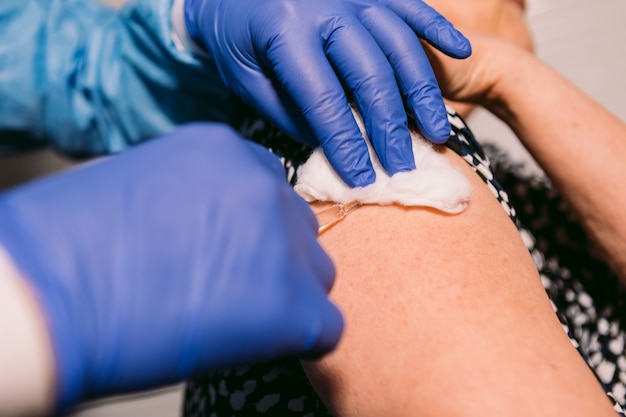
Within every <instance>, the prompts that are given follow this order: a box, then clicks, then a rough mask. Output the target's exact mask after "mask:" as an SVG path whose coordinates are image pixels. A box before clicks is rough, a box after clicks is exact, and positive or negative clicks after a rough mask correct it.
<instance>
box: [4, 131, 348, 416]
mask: <svg viewBox="0 0 626 417" xmlns="http://www.w3.org/2000/svg"><path fill="white" fill-rule="evenodd" d="M317 227H318V225H317V221H316V219H315V216H314V214H313V213H312V212H311V210H310V209H309V207H308V206H307V204H306V203H305V202H304V201H303V200H302V199H301V198H300V197H299V196H298V195H297V194H295V192H294V191H293V189H292V188H291V187H290V186H289V185H288V183H287V182H286V181H285V179H284V171H283V169H282V166H281V165H280V163H279V162H278V159H277V158H276V157H274V156H273V155H271V154H270V153H269V152H268V151H267V150H266V149H264V148H262V147H260V146H258V145H256V144H253V143H252V142H249V141H246V140H243V139H241V138H240V137H238V136H237V135H236V134H235V133H234V132H233V131H232V130H230V129H229V128H225V127H221V126H219V125H212V124H197V125H189V126H186V127H183V128H181V129H179V130H177V131H176V132H174V133H172V134H170V135H168V136H165V137H163V138H160V139H155V140H153V141H150V142H148V143H146V144H143V145H139V146H138V147H136V148H133V149H131V150H128V151H126V152H123V153H121V154H120V155H118V156H114V157H111V158H109V159H107V160H104V161H102V162H96V163H93V164H91V165H88V166H86V167H82V168H79V169H77V170H73V171H70V172H67V173H62V174H60V175H57V176H53V177H50V178H48V179H43V180H40V181H37V182H35V183H33V184H31V185H27V186H24V187H21V188H17V189H15V190H13V191H9V192H6V193H5V194H4V195H2V196H0V246H4V247H5V249H6V250H7V252H8V253H9V255H10V256H11V257H12V259H13V260H14V261H15V264H16V265H17V266H18V268H19V269H20V270H21V271H22V274H23V275H24V276H25V277H27V280H28V281H29V282H30V284H31V287H32V288H33V290H34V292H35V295H36V297H37V298H38V299H39V301H40V303H41V307H42V312H43V314H44V317H45V319H46V321H47V326H48V328H49V333H50V337H51V342H52V346H53V351H54V353H55V360H56V365H57V366H56V370H57V383H58V401H59V402H58V406H59V408H60V409H66V408H67V407H68V406H72V405H74V404H76V403H77V402H79V401H82V400H85V399H88V398H94V397H98V396H103V395H108V394H113V393H119V392H128V391H132V390H137V389H143V388H149V387H155V386H158V385H162V384H167V383H173V382H176V381H181V380H182V379H184V378H186V377H189V376H190V375H192V374H197V373H199V372H203V371H210V370H215V369H217V368H222V367H229V366H232V365H235V364H241V363H243V362H251V361H260V360H267V359H270V358H274V357H277V356H283V355H299V354H304V355H309V356H316V355H320V354H323V353H324V352H327V351H329V350H330V349H332V348H334V346H335V345H336V343H337V342H338V339H339V337H340V334H341V332H342V329H343V321H342V318H341V315H340V313H339V311H338V310H337V309H336V307H335V306H334V305H332V304H331V303H330V301H329V300H328V298H327V293H328V291H329V290H330V288H331V286H332V284H333V280H334V273H335V271H334V267H333V264H332V262H331V260H330V259H329V258H328V256H327V255H326V253H325V252H324V251H323V250H322V248H321V247H320V245H319V243H318V241H317Z"/></svg>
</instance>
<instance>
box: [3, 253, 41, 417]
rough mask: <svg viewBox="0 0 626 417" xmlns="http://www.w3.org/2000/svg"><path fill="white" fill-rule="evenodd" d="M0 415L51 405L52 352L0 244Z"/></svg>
mask: <svg viewBox="0 0 626 417" xmlns="http://www.w3.org/2000/svg"><path fill="white" fill-rule="evenodd" d="M0 334H1V337H0V339H1V340H2V343H0V369H1V370H2V371H1V372H0V415H2V416H6V417H12V416H29V417H32V416H36V415H44V414H45V413H46V412H47V411H49V409H50V408H51V407H52V375H53V367H52V354H51V352H50V347H49V342H48V338H47V334H46V330H45V327H44V325H43V322H42V318H41V316H40V313H39V310H38V307H37V305H36V301H35V300H34V297H33V296H32V294H31V293H30V291H29V289H28V288H27V287H26V284H25V283H24V282H23V280H22V279H21V278H20V277H19V274H18V272H17V270H16V269H15V268H14V267H13V265H12V264H11V262H10V261H9V259H8V257H7V256H6V255H5V254H4V252H3V250H2V248H1V247H0Z"/></svg>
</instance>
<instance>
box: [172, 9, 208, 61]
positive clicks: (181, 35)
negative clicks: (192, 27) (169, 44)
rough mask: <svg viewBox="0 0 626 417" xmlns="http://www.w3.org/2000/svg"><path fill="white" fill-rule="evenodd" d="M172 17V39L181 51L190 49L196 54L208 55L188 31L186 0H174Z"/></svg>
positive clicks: (189, 50)
mask: <svg viewBox="0 0 626 417" xmlns="http://www.w3.org/2000/svg"><path fill="white" fill-rule="evenodd" d="M171 19H172V41H173V42H174V44H175V45H176V48H177V49H178V50H179V51H183V52H185V51H188V52H191V53H192V54H194V55H199V56H205V57H206V56H208V54H207V53H206V52H205V51H203V50H202V49H200V48H199V47H198V45H196V43H195V42H194V41H193V39H191V36H189V32H187V25H186V23H185V0H174V4H173V5H172V11H171Z"/></svg>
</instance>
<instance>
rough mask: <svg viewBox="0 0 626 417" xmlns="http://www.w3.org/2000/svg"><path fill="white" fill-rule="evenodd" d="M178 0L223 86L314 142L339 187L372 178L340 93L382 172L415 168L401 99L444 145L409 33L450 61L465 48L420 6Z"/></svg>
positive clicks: (438, 108)
mask: <svg viewBox="0 0 626 417" xmlns="http://www.w3.org/2000/svg"><path fill="white" fill-rule="evenodd" d="M184 1H185V5H184V8H185V10H184V15H185V22H186V27H187V31H188V34H189V35H190V38H191V39H192V40H194V41H195V43H196V44H197V45H198V46H200V47H201V48H203V49H204V50H205V51H207V52H208V54H209V55H210V56H211V57H212V58H213V59H214V60H215V63H216V65H217V67H218V69H219V71H220V74H221V76H222V79H223V80H224V82H225V83H226V84H227V86H229V87H230V88H231V89H232V90H233V91H234V92H235V93H236V94H237V95H239V96H240V97H241V98H242V99H243V100H244V101H246V102H248V103H249V104H251V105H253V106H254V107H256V108H257V109H258V110H260V111H261V112H262V113H263V114H265V115H266V116H267V117H268V118H269V119H271V120H272V121H273V122H274V123H276V124H277V125H278V126H280V127H281V128H282V129H283V130H285V131H286V132H287V133H288V134H289V135H291V136H292V137H294V138H296V139H298V140H300V141H302V142H304V143H307V144H309V145H312V146H317V145H318V144H321V146H323V148H324V151H325V153H326V155H327V157H328V159H329V161H330V163H331V164H332V166H333V167H334V168H335V169H336V170H337V172H338V173H339V175H340V176H341V178H343V180H344V181H346V182H347V183H348V184H350V185H352V186H363V185H367V184H370V183H372V182H373V181H374V179H375V174H374V171H373V170H372V167H371V163H370V160H369V157H368V152H367V147H366V145H365V143H364V141H363V137H362V135H361V133H360V131H359V129H358V127H357V125H356V122H355V121H354V118H353V117H352V113H351V111H350V108H349V106H348V101H347V99H346V94H345V92H344V88H343V87H344V86H345V88H346V90H348V91H349V94H350V95H351V96H352V98H353V99H354V101H355V102H356V104H357V106H358V108H359V110H360V112H361V113H362V115H363V116H364V117H363V118H364V120H365V123H366V129H367V132H368V135H369V137H370V139H371V141H372V144H373V146H374V149H375V151H376V154H377V155H378V157H379V159H380V161H381V163H382V165H383V166H384V167H385V169H386V170H387V171H388V172H389V173H390V174H394V173H396V172H399V171H408V170H411V169H413V168H414V167H415V162H414V160H413V154H412V152H411V140H410V135H409V130H408V128H407V120H406V113H405V108H404V103H403V100H402V96H404V98H405V100H406V103H407V105H408V107H409V108H410V109H411V110H412V112H413V114H414V116H415V118H416V120H417V124H418V127H419V129H420V130H421V132H422V133H423V134H424V136H425V137H426V138H428V139H430V140H431V141H433V142H436V143H442V142H445V141H446V140H447V139H448V136H449V134H450V125H449V124H448V120H447V114H446V109H445V106H444V103H443V99H442V97H441V92H440V90H439V87H438V84H437V81H436V79H435V75H434V73H433V71H432V68H431V66H430V63H429V61H428V59H427V57H426V55H425V53H424V50H423V48H422V46H421V44H420V41H419V38H418V37H417V36H416V35H415V34H416V33H417V34H418V35H419V36H420V37H422V38H423V39H424V40H426V41H428V42H429V43H431V44H432V45H433V46H435V47H436V48H438V49H440V50H441V51H443V52H444V53H446V54H448V55H450V56H453V57H459V58H462V57H467V56H469V54H470V53H471V47H470V44H469V41H468V40H467V39H466V38H465V37H464V36H463V35H462V34H461V33H459V32H458V31H457V30H456V29H454V28H453V26H452V24H451V23H449V22H448V21H447V20H446V19H445V18H443V17H442V16H441V15H440V14H438V13H437V12H436V11H435V10H434V9H432V8H431V7H429V6H428V5H426V4H425V3H424V2H422V1H419V0H385V1H383V0H380V1H379V0H263V1H259V0H184ZM175 7H176V6H175Z"/></svg>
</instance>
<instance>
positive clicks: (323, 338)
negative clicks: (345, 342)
mask: <svg viewBox="0 0 626 417" xmlns="http://www.w3.org/2000/svg"><path fill="white" fill-rule="evenodd" d="M315 314H316V319H315V320H313V321H312V323H311V326H310V327H309V332H308V336H307V338H306V339H305V342H304V348H303V352H302V354H301V356H302V357H304V358H309V359H315V358H319V357H320V356H322V355H324V354H325V353H328V352H330V351H331V350H333V349H334V348H335V347H336V346H337V344H338V343H339V339H340V338H341V335H342V333H343V329H344V320H343V316H342V315H341V312H340V311H339V309H338V308H337V307H336V306H335V305H334V304H332V303H331V302H330V301H328V299H325V300H323V302H322V304H321V305H318V306H317V308H316V310H315Z"/></svg>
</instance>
